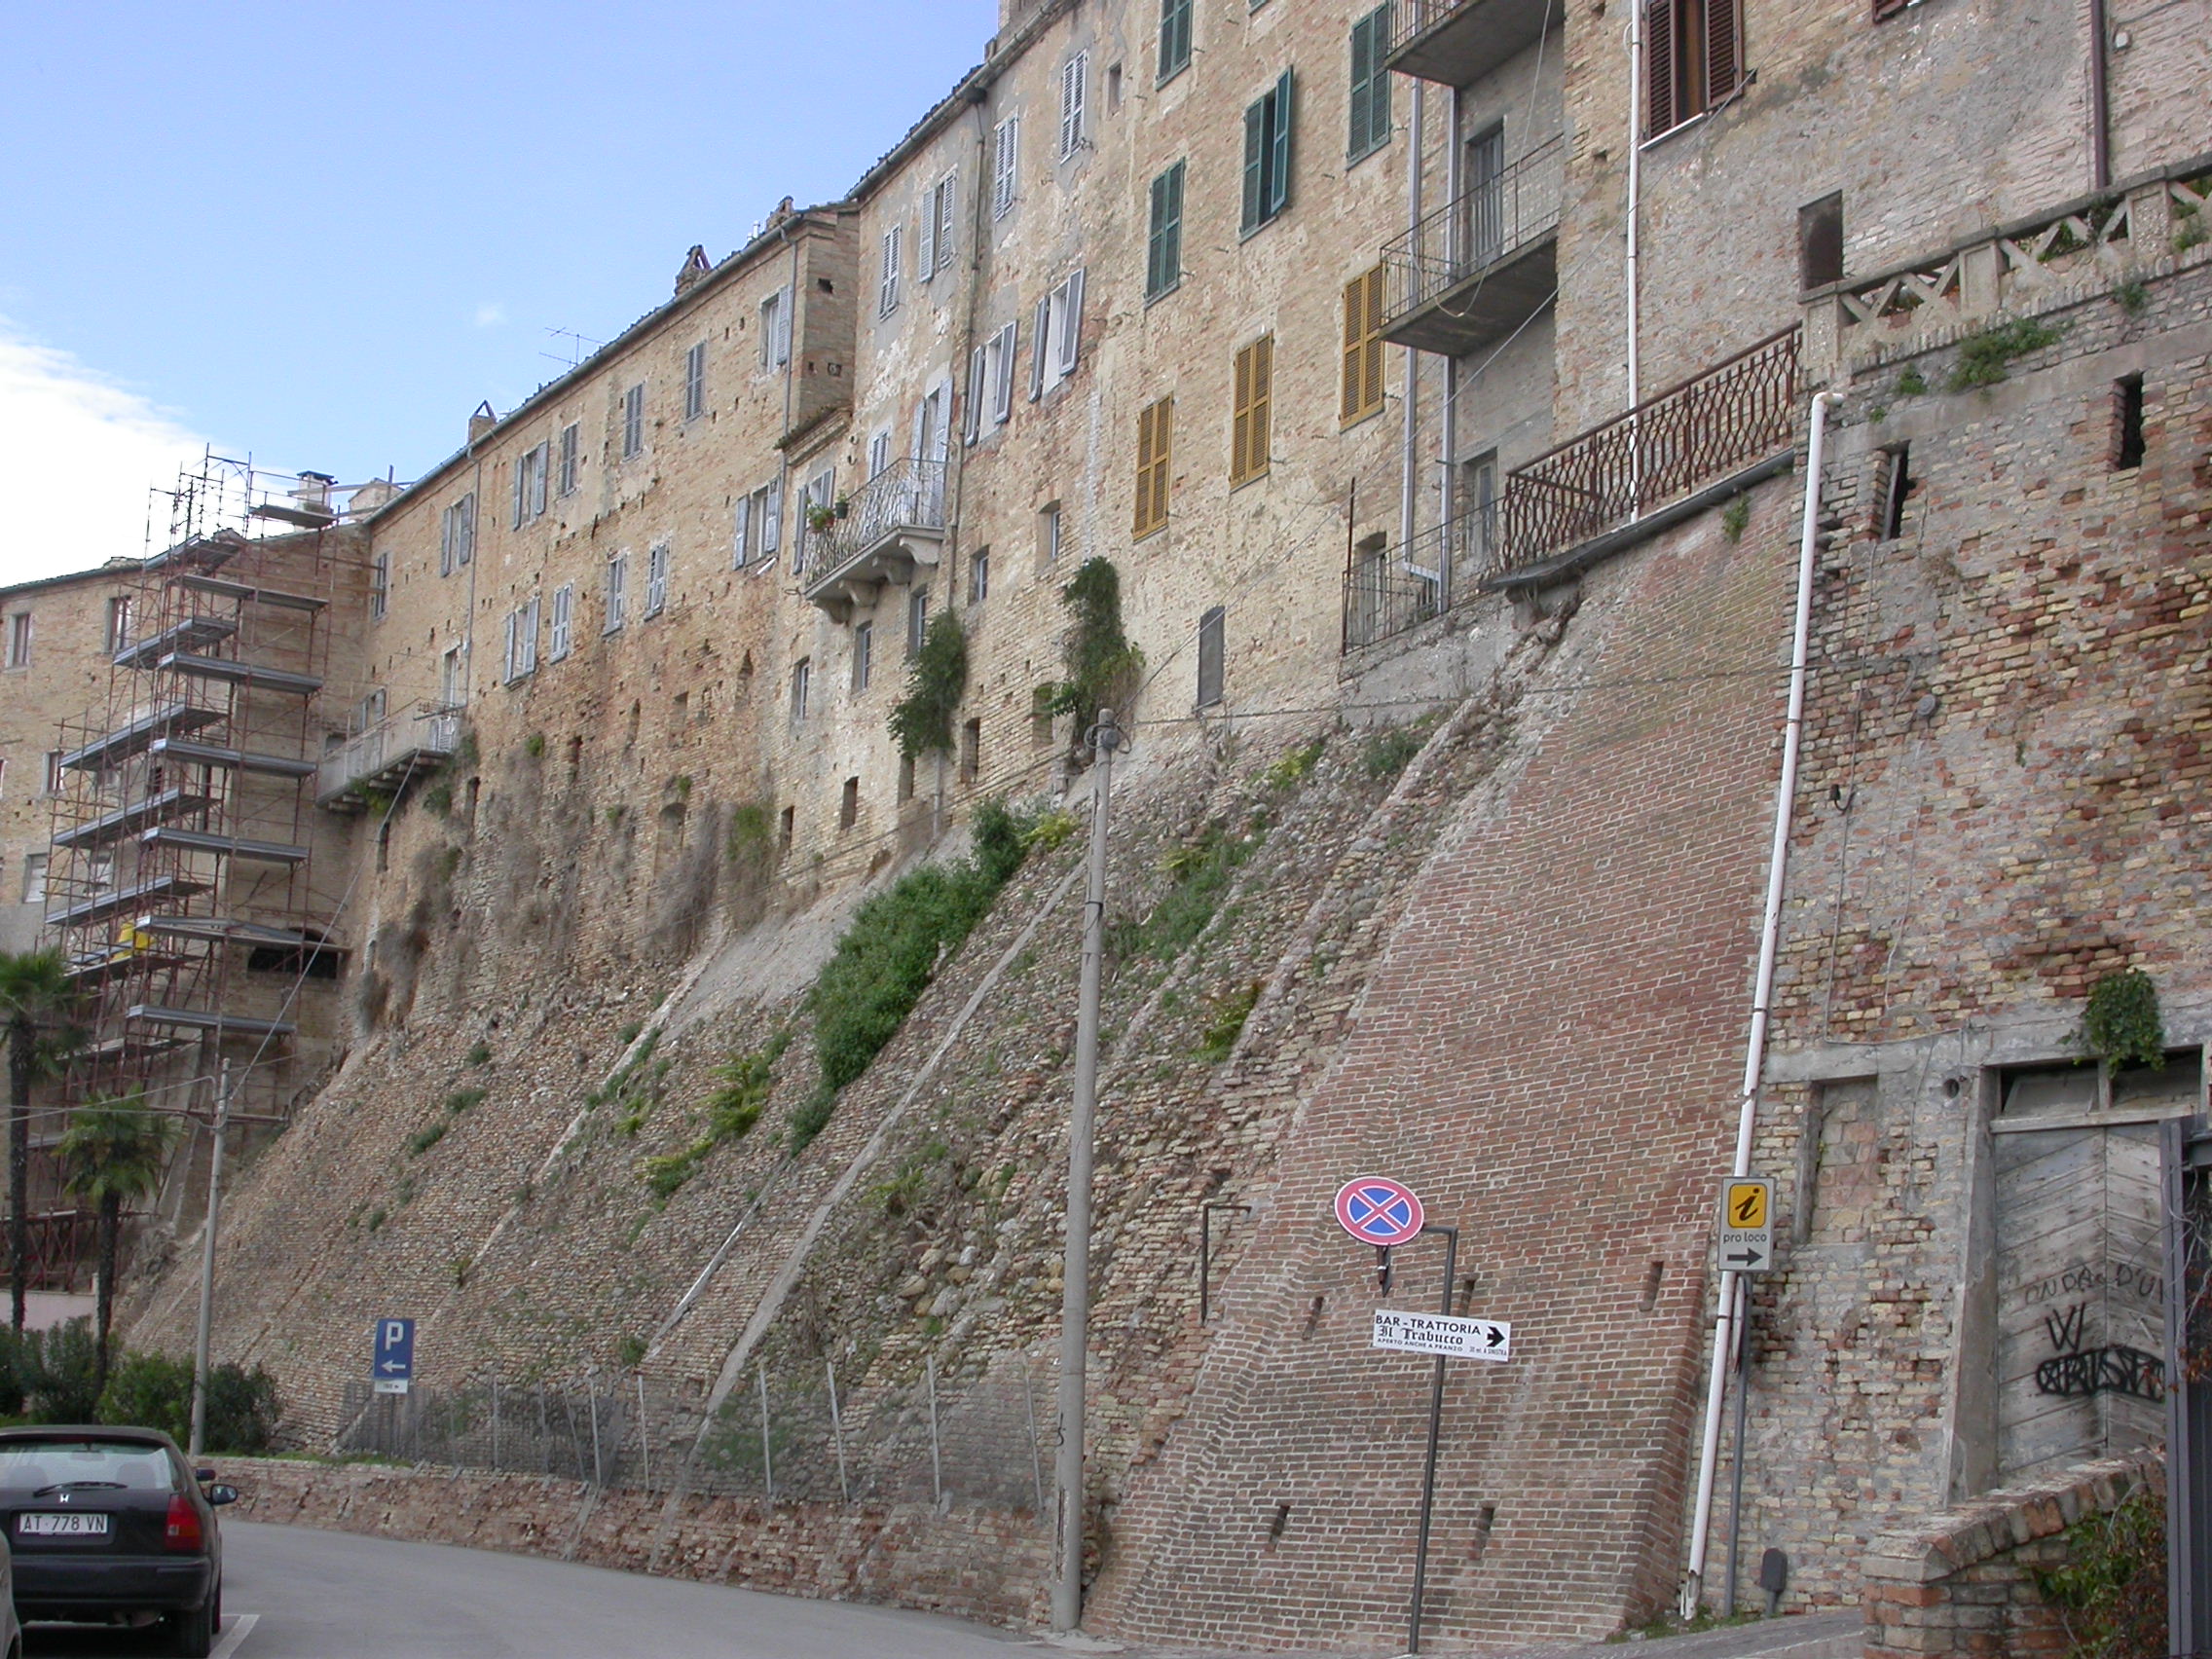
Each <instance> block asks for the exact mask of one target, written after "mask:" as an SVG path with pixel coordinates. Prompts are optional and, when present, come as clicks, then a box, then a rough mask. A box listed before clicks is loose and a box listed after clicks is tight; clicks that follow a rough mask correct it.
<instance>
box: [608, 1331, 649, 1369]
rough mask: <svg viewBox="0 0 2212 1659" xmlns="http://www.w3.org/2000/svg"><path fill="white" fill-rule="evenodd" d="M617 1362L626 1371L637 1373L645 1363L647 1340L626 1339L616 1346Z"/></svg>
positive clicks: (640, 1338) (615, 1355) (639, 1338)
mask: <svg viewBox="0 0 2212 1659" xmlns="http://www.w3.org/2000/svg"><path fill="white" fill-rule="evenodd" d="M614 1357H615V1360H616V1361H617V1362H618V1363H619V1364H620V1365H621V1367H622V1369H623V1370H625V1371H635V1370H637V1369H638V1367H639V1366H641V1365H643V1364H645V1338H643V1337H624V1338H623V1339H622V1340H621V1341H620V1342H619V1343H616V1344H615V1345H614Z"/></svg>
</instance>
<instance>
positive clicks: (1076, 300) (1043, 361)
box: [1029, 271, 1083, 401]
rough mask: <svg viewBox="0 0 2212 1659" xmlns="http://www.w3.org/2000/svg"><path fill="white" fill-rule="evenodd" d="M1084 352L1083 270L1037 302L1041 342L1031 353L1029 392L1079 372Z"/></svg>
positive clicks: (1037, 395)
mask: <svg viewBox="0 0 2212 1659" xmlns="http://www.w3.org/2000/svg"><path fill="white" fill-rule="evenodd" d="M1082 352H1083V273H1082V272H1080V271H1077V272H1074V273H1072V274H1070V275H1069V276H1068V277H1067V278H1066V279H1065V280H1064V281H1062V282H1061V283H1060V284H1059V286H1057V287H1055V288H1054V289H1053V290H1052V291H1051V293H1049V294H1047V295H1046V296H1045V297H1044V298H1043V299H1042V300H1039V301H1038V302H1037V344H1036V346H1035V348H1034V349H1033V350H1032V351H1031V353H1030V359H1031V360H1030V369H1029V396H1030V398H1031V400H1032V401H1034V400H1036V399H1037V398H1040V397H1042V396H1044V395H1045V386H1046V383H1047V382H1048V381H1061V380H1065V379H1066V378H1067V377H1068V376H1069V375H1072V374H1074V373H1075V366H1076V363H1077V361H1078V360H1079V358H1080V357H1081V356H1082Z"/></svg>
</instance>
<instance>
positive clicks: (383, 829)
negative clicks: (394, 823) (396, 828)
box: [377, 818, 391, 875]
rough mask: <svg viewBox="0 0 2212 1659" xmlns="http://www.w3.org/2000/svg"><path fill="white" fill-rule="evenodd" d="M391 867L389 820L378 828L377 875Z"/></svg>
mask: <svg viewBox="0 0 2212 1659" xmlns="http://www.w3.org/2000/svg"><path fill="white" fill-rule="evenodd" d="M390 867H391V820H390V819H388V818H387V819H386V820H385V821H384V822H383V823H382V824H379V825H378V826H377V874H379V875H382V874H384V872H385V871H386V870H387V869H389V868H390Z"/></svg>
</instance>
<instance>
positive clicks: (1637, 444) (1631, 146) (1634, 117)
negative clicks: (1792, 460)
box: [1625, 0, 1643, 520]
mask: <svg viewBox="0 0 2212 1659" xmlns="http://www.w3.org/2000/svg"><path fill="white" fill-rule="evenodd" d="M1642 112H1643V4H1642V0H1632V3H1631V4H1630V6H1629V9H1628V213H1627V218H1628V270H1627V272H1626V274H1625V278H1626V283H1627V289H1628V304H1627V306H1626V308H1625V310H1626V324H1627V329H1628V407H1629V409H1630V410H1631V412H1632V414H1631V421H1630V431H1629V517H1630V518H1631V519H1632V520H1633V519H1640V518H1641V517H1642V516H1643V442H1642V434H1641V432H1640V431H1639V430H1638V429H1637V423H1636V421H1635V418H1634V415H1633V411H1634V410H1635V408H1636V406H1637V405H1638V404H1639V403H1641V402H1642V401H1643V366H1642V362H1641V358H1640V355H1639V352H1638V350H1637V345H1638V341H1639V338H1640V337H1641V333H1642V328H1641V324H1640V322H1639V318H1638V286H1639V284H1638V272H1637V261H1638V259H1639V258H1640V257H1641V247H1640V245H1639V240H1638V235H1637V231H1638V221H1639V219H1640V218H1641V212H1642V206H1643V145H1642V142H1641V129H1640V128H1639V125H1638V124H1639V122H1641V119H1642Z"/></svg>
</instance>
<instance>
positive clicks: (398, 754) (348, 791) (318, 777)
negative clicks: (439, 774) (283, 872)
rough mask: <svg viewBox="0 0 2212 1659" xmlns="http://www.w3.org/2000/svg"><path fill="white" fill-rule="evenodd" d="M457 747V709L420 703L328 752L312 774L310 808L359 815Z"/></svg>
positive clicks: (443, 759)
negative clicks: (373, 799)
mask: <svg viewBox="0 0 2212 1659" xmlns="http://www.w3.org/2000/svg"><path fill="white" fill-rule="evenodd" d="M460 747H461V710H459V709H458V708H453V707H449V706H447V705H445V704H431V703H425V704H422V705H420V706H418V707H416V708H414V709H411V710H407V711H405V712H403V713H400V714H396V715H393V716H392V717H391V718H390V719H385V720H380V721H378V722H377V723H376V724H375V725H373V726H371V727H369V729H368V730H366V731H364V732H361V733H359V734H358V735H356V736H353V737H350V738H348V739H347V740H346V741H345V742H344V743H343V744H341V745H340V746H339V747H338V748H336V749H334V750H332V751H331V752H330V754H329V755H328V756H325V757H324V759H323V762H322V764H321V765H320V766H319V767H317V768H316V770H315V780H314V801H315V805H317V806H321V807H327V808H329V809H330V810H331V811H332V812H361V811H365V810H366V809H367V808H368V805H369V797H370V796H372V795H379V794H383V795H389V794H396V793H398V792H399V791H400V790H402V789H404V788H405V787H406V785H407V782H408V780H409V779H410V778H413V777H420V776H422V775H424V773H427V772H429V771H430V770H432V769H433V768H434V767H436V766H438V765H440V764H442V763H443V762H445V761H446V760H448V759H449V758H451V757H452V756H453V753H454V751H455V750H456V749H458V748H460Z"/></svg>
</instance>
